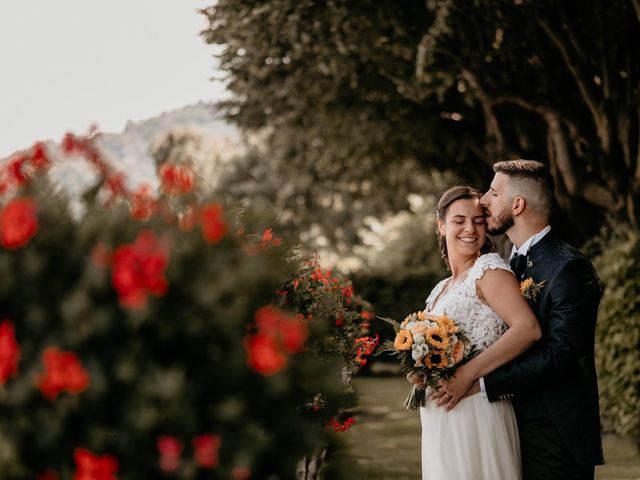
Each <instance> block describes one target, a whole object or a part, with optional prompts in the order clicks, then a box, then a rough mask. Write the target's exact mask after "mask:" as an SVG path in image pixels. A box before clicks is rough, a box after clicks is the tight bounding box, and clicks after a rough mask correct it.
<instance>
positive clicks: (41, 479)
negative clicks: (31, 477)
mask: <svg viewBox="0 0 640 480" xmlns="http://www.w3.org/2000/svg"><path fill="white" fill-rule="evenodd" d="M36 480H60V476H59V475H58V473H57V472H56V471H55V470H52V469H51V468H47V469H46V470H45V471H44V472H40V473H39V474H38V475H36Z"/></svg>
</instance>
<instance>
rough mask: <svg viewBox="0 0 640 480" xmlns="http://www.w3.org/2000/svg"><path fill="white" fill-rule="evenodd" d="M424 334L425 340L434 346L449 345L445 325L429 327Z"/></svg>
mask: <svg viewBox="0 0 640 480" xmlns="http://www.w3.org/2000/svg"><path fill="white" fill-rule="evenodd" d="M424 336H425V338H426V340H427V342H428V343H429V344H430V345H433V346H434V347H436V348H441V349H445V348H447V347H448V346H449V335H448V332H447V329H446V328H445V327H432V328H429V329H428V330H427V331H426V332H425V334H424Z"/></svg>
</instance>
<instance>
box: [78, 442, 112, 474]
mask: <svg viewBox="0 0 640 480" xmlns="http://www.w3.org/2000/svg"><path fill="white" fill-rule="evenodd" d="M73 459H74V461H75V463H76V473H75V475H74V476H73V480H117V479H116V472H117V471H118V468H119V465H118V460H117V459H116V458H115V457H114V456H112V455H101V456H100V455H95V454H93V453H91V452H90V451H89V450H86V449H84V448H77V449H76V451H75V452H74V454H73Z"/></svg>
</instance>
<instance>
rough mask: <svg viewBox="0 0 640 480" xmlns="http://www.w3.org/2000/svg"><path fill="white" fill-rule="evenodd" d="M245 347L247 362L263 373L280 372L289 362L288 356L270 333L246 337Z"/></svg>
mask: <svg viewBox="0 0 640 480" xmlns="http://www.w3.org/2000/svg"><path fill="white" fill-rule="evenodd" d="M244 348H245V350H246V351H247V355H248V357H247V364H248V365H249V367H251V368H252V369H253V370H255V371H256V372H258V373H261V374H262V375H267V376H269V375H273V374H275V373H278V372H279V371H280V370H282V369H283V368H284V367H285V365H286V363H287V357H286V356H285V354H284V353H283V352H282V349H281V348H280V346H279V345H278V342H277V341H276V339H275V338H273V337H272V336H270V335H265V334H264V333H258V334H256V335H251V336H249V337H247V338H245V340H244Z"/></svg>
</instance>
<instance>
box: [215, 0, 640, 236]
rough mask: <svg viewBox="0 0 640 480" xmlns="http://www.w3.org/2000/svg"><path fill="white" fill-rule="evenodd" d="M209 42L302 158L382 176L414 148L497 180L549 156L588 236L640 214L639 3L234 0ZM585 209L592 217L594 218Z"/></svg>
mask: <svg viewBox="0 0 640 480" xmlns="http://www.w3.org/2000/svg"><path fill="white" fill-rule="evenodd" d="M203 13H204V14H205V15H206V16H207V18H208V19H209V27H208V28H207V29H206V30H205V31H204V32H203V35H204V38H205V40H206V41H207V42H209V43H212V44H217V45H222V46H223V47H224V48H223V49H222V51H221V53H220V55H219V60H220V67H221V68H222V69H223V70H225V71H226V72H227V74H228V82H229V89H230V90H231V91H232V92H233V93H234V94H235V98H234V99H232V100H229V101H226V102H225V103H224V107H225V108H226V110H227V114H228V116H229V118H231V119H233V120H234V121H235V122H236V123H238V124H239V125H240V126H242V127H244V128H246V129H259V128H263V127H269V130H268V131H269V138H270V140H271V141H272V142H273V143H274V144H277V145H280V146H281V155H282V156H281V161H282V162H283V164H285V165H288V167H289V168H292V169H298V168H300V169H302V168H313V169H314V170H315V171H320V172H326V174H327V175H330V174H331V172H332V169H333V170H335V169H337V168H339V169H341V170H342V172H341V173H344V174H348V173H349V172H366V174H368V175H369V176H374V175H375V169H376V167H378V166H380V165H384V164H388V163H389V162H397V161H405V160H406V159H407V158H410V159H414V160H416V161H418V162H420V163H421V164H422V165H424V166H425V167H427V168H437V169H443V170H444V169H451V170H453V171H454V172H456V173H458V174H459V175H461V176H462V177H463V178H465V179H466V180H467V181H470V182H473V183H476V184H478V185H486V184H487V183H488V180H489V178H490V176H491V174H492V172H491V170H490V164H491V163H493V162H494V161H496V160H498V159H505V158H513V157H525V158H538V159H541V160H543V161H546V162H548V164H549V165H550V167H551V169H552V171H553V172H554V174H555V178H556V180H557V184H556V196H557V198H558V201H559V204H560V206H561V207H562V210H563V211H564V212H565V213H566V214H567V215H568V217H569V218H570V219H571V220H573V224H574V225H575V226H578V227H580V228H581V229H582V230H581V231H580V230H576V232H574V233H576V235H577V236H578V237H579V239H581V240H582V239H584V238H585V236H586V235H587V234H590V233H592V232H593V231H594V230H595V227H596V226H597V224H598V223H599V222H598V221H593V219H594V218H595V219H598V218H602V215H603V214H605V213H613V214H616V215H618V216H620V217H622V218H624V219H625V220H627V221H629V222H632V223H633V224H635V225H638V223H639V222H640V206H639V205H638V200H637V199H638V198H640V197H639V196H638V193H639V189H640V153H639V152H640V150H639V148H638V135H637V132H638V129H639V128H640V121H639V120H640V119H639V115H640V86H639V82H638V79H639V78H640V67H639V66H638V63H637V62H634V61H633V58H632V53H631V52H630V50H629V49H628V48H626V47H627V45H633V44H638V42H639V41H640V4H639V2H638V1H637V0H632V1H629V0H614V1H613V2H609V3H607V4H606V5H605V4H604V2H600V1H593V2H589V5H588V7H587V6H585V5H584V4H581V5H580V6H578V5H577V4H572V3H571V2H567V1H560V0H545V1H542V2H540V1H536V2H534V1H530V0H515V1H513V0H478V1H475V2H466V1H463V0H437V1H435V0H428V1H427V2H426V4H425V2H423V1H411V0H409V1H404V2H402V3H401V4H398V2H394V1H390V0H381V1H361V2H349V1H347V0H328V1H322V2H318V1H314V0H304V1H296V2H293V1H290V0H275V1H270V2H256V1H251V0H221V1H219V2H217V3H216V4H215V6H212V7H209V8H207V9H205V10H204V11H203ZM584 220H589V221H588V222H585V221H584Z"/></svg>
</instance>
